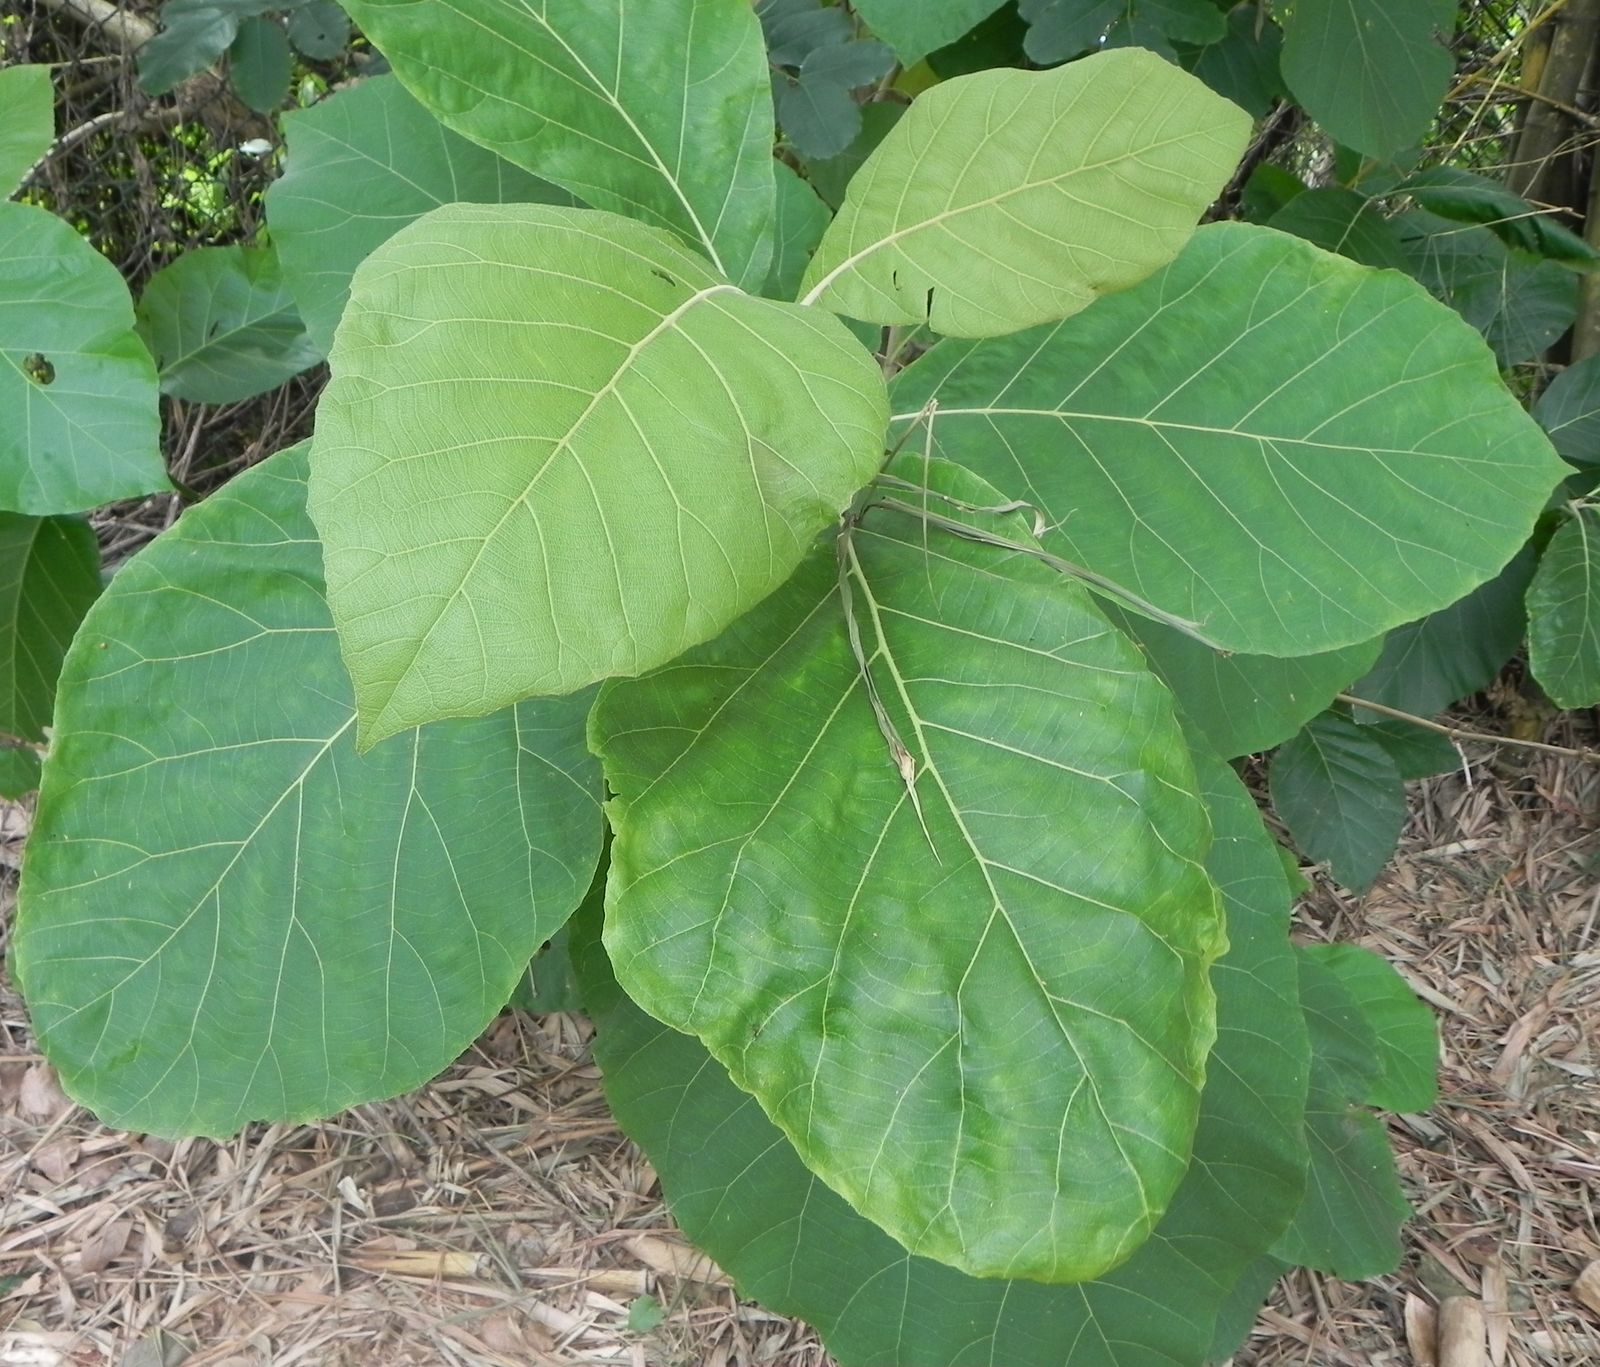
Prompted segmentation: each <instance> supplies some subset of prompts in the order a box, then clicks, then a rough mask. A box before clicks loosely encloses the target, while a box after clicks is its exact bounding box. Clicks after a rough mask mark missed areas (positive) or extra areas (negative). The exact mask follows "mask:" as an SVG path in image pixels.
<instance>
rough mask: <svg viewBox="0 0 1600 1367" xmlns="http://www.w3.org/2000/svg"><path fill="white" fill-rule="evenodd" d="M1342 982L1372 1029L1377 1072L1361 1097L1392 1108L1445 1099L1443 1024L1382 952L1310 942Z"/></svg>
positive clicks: (1309, 955)
mask: <svg viewBox="0 0 1600 1367" xmlns="http://www.w3.org/2000/svg"><path fill="white" fill-rule="evenodd" d="M1300 955H1301V959H1300V962H1301V963H1302V965H1303V964H1304V963H1305V961H1306V960H1307V959H1311V960H1314V961H1315V962H1316V963H1317V965H1318V966H1319V967H1320V968H1321V969H1322V971H1323V973H1324V974H1325V975H1327V976H1329V977H1331V978H1333V979H1334V980H1336V981H1337V982H1338V984H1339V987H1340V989H1341V990H1342V991H1343V993H1344V995H1345V997H1346V998H1347V999H1348V1000H1349V1002H1350V1003H1351V1005H1352V1006H1353V1007H1354V1008H1355V1010H1356V1012H1357V1013H1358V1014H1359V1016H1360V1019H1361V1020H1362V1022H1363V1023H1364V1024H1365V1026H1366V1028H1367V1031H1368V1038H1369V1039H1370V1041H1371V1048H1370V1050H1369V1052H1368V1059H1369V1061H1370V1063H1371V1065H1372V1075H1371V1076H1370V1077H1369V1078H1368V1080H1367V1081H1366V1083H1365V1086H1364V1087H1363V1088H1362V1089H1361V1090H1360V1091H1358V1092H1356V1093H1355V1099H1356V1100H1358V1101H1364V1102H1366V1103H1367V1104H1368V1105H1371V1106H1378V1107H1381V1108H1382V1109H1384V1110H1386V1111H1425V1110H1427V1109H1428V1107H1430V1106H1432V1105H1433V1103H1434V1102H1435V1101H1437V1100H1438V1099H1439V1082H1438V1072H1439V1027H1438V1025H1437V1024H1436V1023H1435V1021H1434V1018H1433V1012H1432V1011H1430V1010H1429V1009H1428V1008H1427V1006H1426V1005H1424V1004H1423V1003H1422V1002H1421V1001H1420V1000H1418V998H1417V994H1416V993H1415V992H1413V991H1412V990H1411V988H1410V986H1409V985H1408V984H1407V982H1406V980H1405V979H1404V978H1402V977H1401V976H1400V975H1399V973H1397V972H1396V971H1395V969H1394V967H1393V966H1392V965H1391V964H1390V963H1389V961H1388V960H1387V959H1385V958H1384V957H1383V956H1382V955H1381V954H1376V953H1374V952H1373V951H1372V950H1370V949H1364V948H1362V946H1360V945H1351V944H1338V945H1305V946H1302V947H1301V949H1300Z"/></svg>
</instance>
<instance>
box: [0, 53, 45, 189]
mask: <svg viewBox="0 0 1600 1367" xmlns="http://www.w3.org/2000/svg"><path fill="white" fill-rule="evenodd" d="M55 98H56V96H55V90H54V88H53V87H52V86H51V84H50V68H49V67H48V66H44V65H42V64H40V65H33V66H8V67H6V68H4V69H3V70H0V199H3V198H5V197H6V196H8V195H10V194H12V193H13V192H14V191H15V190H16V189H17V187H18V186H20V185H21V184H22V178H23V177H24V176H25V175H27V174H28V172H29V171H30V170H31V169H32V168H33V164H34V163H35V162H36V161H38V160H39V158H40V157H42V156H43V155H44V154H45V150H46V149H47V148H48V147H49V146H50V144H51V142H53V141H54V140H55V136H56V115H55Z"/></svg>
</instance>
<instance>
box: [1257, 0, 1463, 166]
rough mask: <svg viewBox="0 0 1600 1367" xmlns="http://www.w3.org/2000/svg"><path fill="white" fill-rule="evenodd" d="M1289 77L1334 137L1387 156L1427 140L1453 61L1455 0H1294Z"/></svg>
mask: <svg viewBox="0 0 1600 1367" xmlns="http://www.w3.org/2000/svg"><path fill="white" fill-rule="evenodd" d="M1280 17H1281V20H1282V23H1283V29H1284V43H1283V77H1284V80H1285V81H1287V82H1288V85H1289V90H1290V91H1291V93H1292V94H1293V95H1294V97H1295V99H1296V100H1297V101H1298V102H1299V103H1300V104H1301V106H1302V107H1303V108H1304V109H1305V110H1306V112H1307V113H1308V114H1310V115H1311V117H1312V118H1313V119H1315V120H1316V121H1317V123H1318V124H1320V125H1321V126H1322V127H1323V128H1325V129H1326V130H1327V131H1328V133H1329V135H1330V136H1331V137H1333V138H1334V139H1335V141H1337V142H1340V143H1342V144H1343V145H1344V146H1346V147H1353V148H1355V149H1356V150H1357V151H1359V152H1365V153H1366V154H1367V155H1368V156H1372V157H1382V156H1387V155H1388V154H1389V153H1391V152H1396V151H1398V150H1399V149H1400V148H1402V147H1409V146H1410V145H1411V144H1413V143H1416V142H1420V141H1421V140H1422V136H1423V134H1424V133H1426V132H1427V130H1428V127H1429V125H1430V124H1431V123H1432V121H1433V117H1434V115H1435V114H1436V113H1437V112H1438V109H1439V102H1440V101H1441V100H1442V99H1443V98H1444V93H1445V88H1446V87H1447V86H1448V85H1449V84H1450V74H1451V71H1452V70H1453V69H1454V63H1453V61H1452V59H1451V56H1450V53H1449V52H1448V51H1447V50H1446V48H1445V47H1444V46H1443V44H1444V43H1448V42H1449V41H1450V38H1451V37H1452V35H1453V33H1454V28H1455V17H1456V7H1455V5H1454V4H1453V3H1452V0H1403V2H1402V3H1398V4H1397V3H1395V0H1295V3H1294V4H1293V5H1290V6H1287V7H1285V8H1284V9H1283V11H1282V13H1281V16H1280Z"/></svg>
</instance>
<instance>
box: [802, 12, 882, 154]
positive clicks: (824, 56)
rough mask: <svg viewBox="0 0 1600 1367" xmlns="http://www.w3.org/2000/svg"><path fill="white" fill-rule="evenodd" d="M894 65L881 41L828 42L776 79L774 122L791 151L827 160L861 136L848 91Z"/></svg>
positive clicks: (857, 110)
mask: <svg viewBox="0 0 1600 1367" xmlns="http://www.w3.org/2000/svg"><path fill="white" fill-rule="evenodd" d="M824 12H825V13H838V11H837V10H830V11H824ZM893 66H894V54H893V53H892V52H890V51H889V49H888V48H887V47H885V46H884V45H883V44H882V43H875V42H849V43H832V44H829V45H828V46H826V47H819V48H816V49H815V50H813V51H812V52H810V53H808V54H807V56H806V59H805V61H804V63H803V64H802V65H801V67H800V71H799V73H798V75H796V76H785V75H781V74H780V75H778V76H777V77H776V78H775V80H774V83H773V89H774V91H775V93H776V97H777V102H778V122H779V123H780V124H781V125H782V126H783V131H784V134H785V135H786V136H787V137H788V139H789V142H790V143H791V144H793V146H794V149H795V150H796V151H797V152H799V153H800V155H801V156H803V157H816V158H819V159H826V158H828V157H836V156H838V155H839V154H840V153H841V152H843V151H844V150H845V148H847V147H849V146H850V144H851V143H852V142H854V141H855V140H856V138H857V137H858V136H859V135H860V133H861V106H860V105H858V104H857V103H856V101H855V96H854V95H853V94H852V93H851V92H852V91H854V90H856V89H858V88H859V87H861V86H864V85H871V84H872V83H873V82H875V81H877V80H878V79H879V78H881V77H883V76H885V75H887V74H888V73H889V71H890V69H891V68H892V67H893Z"/></svg>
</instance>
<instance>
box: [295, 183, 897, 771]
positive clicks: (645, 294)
mask: <svg viewBox="0 0 1600 1367" xmlns="http://www.w3.org/2000/svg"><path fill="white" fill-rule="evenodd" d="M397 342H403V343H404V345H396V343H397ZM331 361H332V369H333V380H332V382H331V383H330V384H329V386H328V389H327V392H326V393H325V394H324V396H323V399H322V403H321V406H320V407H319V409H318V414H317V446H316V460H315V462H314V463H313V473H312V481H311V482H312V502H311V510H312V515H313V517H314V518H315V519H316V522H317V527H318V530H319V531H320V532H321V533H322V539H323V544H324V549H325V552H326V556H327V566H328V596H329V600H330V602H331V603H332V605H333V615H334V620H335V621H336V622H337V623H338V626H339V637H340V644H341V646H342V648H343V650H344V656H345V661H346V663H347V664H348V665H349V667H350V670H351V674H352V676H353V677H354V679H355V686H356V698H357V701H358V704H359V706H360V711H361V735H362V744H363V745H366V744H370V743H371V742H372V741H375V740H379V739H382V738H383V737H384V736H387V735H392V734H393V733H395V732H396V731H403V730H406V729H407V728H409V727H412V726H416V725H418V724H419V723H421V722H425V721H431V720H433V719H435V718H437V717H443V716H476V715H481V714H483V713H485V712H491V711H495V710H497V709H498V708H501V707H504V706H505V705H506V704H508V703H510V702H513V701H515V700H516V699H518V698H524V697H528V696H529V695H531V694H534V693H567V692H570V691H572V690H573V689H575V688H581V687H583V686H585V685H586V684H589V683H592V682H594V681H596V680H598V679H603V678H607V677H610V676H611V675H615V674H636V673H639V672H642V671H643V670H646V669H652V668H654V667H655V666H656V665H658V664H662V663H664V662H665V661H667V660H670V659H671V658H672V657H673V656H675V655H677V654H678V653H680V652H681V651H683V650H685V649H687V648H688V647H689V646H691V645H694V644H696V643H698V642H700V641H704V640H706V639H708V638H710V637H711V636H714V635H716V633H717V632H719V631H721V630H722V629H723V627H725V626H726V625H727V624H728V623H729V622H730V621H732V620H733V618H735V617H736V616H738V615H739V614H740V613H741V612H743V611H745V610H746V609H747V608H750V607H753V606H754V605H755V604H756V603H757V602H759V601H760V600H761V599H762V598H764V597H765V596H766V595H767V594H768V593H770V592H771V591H772V590H773V589H775V588H776V587H777V586H778V585H779V584H780V583H782V582H783V581H784V580H785V579H786V578H787V577H788V576H789V574H790V572H791V571H792V570H793V569H794V567H795V565H796V564H798V563H799V561H800V558H801V556H802V555H804V554H805V552H806V549H807V547H808V546H809V545H810V543H811V541H812V540H813V538H814V537H815V536H816V534H817V532H818V531H820V530H821V529H822V528H823V527H824V526H826V525H827V524H828V523H829V522H831V521H833V520H834V519H835V518H837V516H838V514H839V512H840V510H841V509H842V508H843V507H844V505H845V504H846V503H848V502H849V500H850V497H851V495H852V494H853V493H854V492H855V490H857V489H858V488H860V487H861V485H863V484H865V483H866V482H867V481H868V480H869V479H870V478H871V477H872V475H873V474H874V472H875V471H876V470H877V469H878V467H879V465H880V464H881V462H882V458H883V431H884V424H885V418H886V416H887V411H886V403H885V396H884V384H883V377H882V375H881V373H880V372H879V370H878V367H877V366H876V365H875V364H874V363H873V360H872V358H871V356H869V355H868V354H867V352H866V351H864V350H863V349H862V348H861V347H860V346H858V345H857V344H856V342H855V341H854V340H853V339H852V338H851V337H850V335H849V333H848V332H847V331H846V330H845V328H844V327H843V325H842V324H840V323H839V321H838V320H837V319H835V318H832V317H830V316H829V315H828V314H826V313H824V312H822V311H821V310H818V309H802V308H798V307H796V306H795V305H793V304H786V303H777V302H774V301H772V300H767V299H757V298H752V297H751V296H749V295H746V294H744V293H742V292H741V291H740V290H739V288H738V287H737V286H735V285H732V284H730V283H728V282H727V281H726V280H725V279H723V278H722V277H721V276H719V275H717V274H716V273H715V272H714V271H712V270H711V269H710V268H709V267H708V266H707V265H706V264H705V263H704V261H702V260H701V259H700V258H699V257H698V256H696V255H695V254H694V253H693V252H691V251H690V250H689V249H688V248H686V247H684V246H683V245H681V243H680V242H679V241H678V239H677V238H675V237H673V236H672V235H671V234H669V233H665V232H662V231H661V230H659V229H655V228H648V227H646V226H644V225H643V224H640V223H635V222H633V221H632V220H630V219H624V218H618V217H616V216H615V215H612V214H604V213H598V212H595V211H592V210H585V209H561V208H550V207H545V206H540V205H518V206H510V205H508V206H504V207H494V206H478V205H465V204H458V205H454V206H450V207H447V208H444V209H437V210H435V211H434V212H432V213H430V214H428V215H426V216H425V217H424V218H422V219H420V220H418V221H417V222H416V223H414V224H412V225H411V226H410V227H408V228H405V229H403V230H402V231H401V232H399V233H398V234H396V235H395V236H394V237H393V238H391V239H390V240H389V241H388V242H386V243H385V244H384V245H383V246H382V247H380V248H379V249H378V250H377V251H376V252H374V253H373V255H372V256H371V257H369V258H368V259H367V261H366V262H365V263H364V264H363V265H362V267H361V268H360V270H359V271H357V273H356V277H355V283H354V286H353V288H352V291H351V300H350V307H349V309H348V310H347V311H346V313H345V318H344V322H343V324H342V325H341V326H340V328H339V333H338V336H337V338H336V339H335V341H334V347H333V355H332V357H331ZM419 399H420V400H421V402H419ZM574 567H581V570H582V572H581V573H576V574H575V573H572V570H573V568H574Z"/></svg>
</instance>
